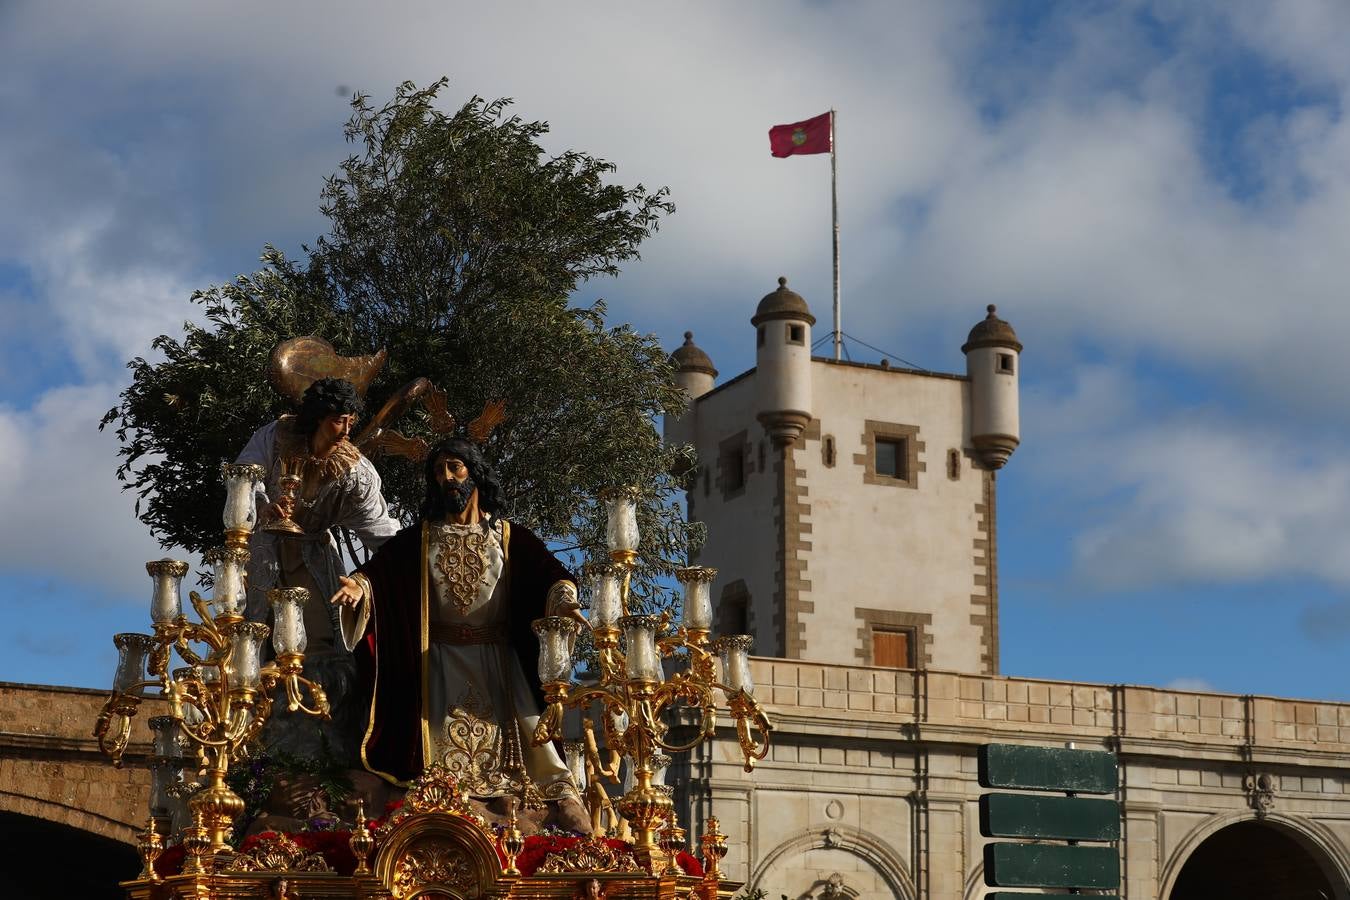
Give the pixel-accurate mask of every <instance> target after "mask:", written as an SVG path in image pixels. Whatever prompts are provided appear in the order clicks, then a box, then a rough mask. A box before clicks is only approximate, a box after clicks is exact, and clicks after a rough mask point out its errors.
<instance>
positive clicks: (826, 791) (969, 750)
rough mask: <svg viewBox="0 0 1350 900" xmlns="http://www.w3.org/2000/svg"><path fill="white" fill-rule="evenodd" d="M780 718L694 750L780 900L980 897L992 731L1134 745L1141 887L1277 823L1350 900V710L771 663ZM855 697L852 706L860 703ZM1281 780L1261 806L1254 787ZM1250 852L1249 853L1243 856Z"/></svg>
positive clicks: (1128, 791) (694, 813) (1126, 779)
mask: <svg viewBox="0 0 1350 900" xmlns="http://www.w3.org/2000/svg"><path fill="white" fill-rule="evenodd" d="M754 669H755V680H756V683H757V685H759V687H758V689H757V693H758V695H759V696H760V697H761V699H762V700H764V701H765V702H766V706H767V708H768V709H769V711H770V714H771V716H772V717H773V720H774V722H775V723H776V725H777V729H778V730H777V731H776V732H775V734H774V743H773V746H772V749H771V752H770V754H769V757H768V758H767V759H766V760H764V761H763V762H761V763H759V764H758V766H757V768H756V771H755V772H754V774H749V775H747V774H746V773H745V772H744V771H743V770H742V768H741V758H740V752H739V747H738V745H737V743H736V739H735V736H734V734H733V733H732V732H730V731H729V730H724V731H721V732H719V735H718V740H717V741H716V742H715V744H714V745H712V746H705V747H702V748H699V750H698V751H696V753H695V758H694V759H693V760H692V762H682V763H681V765H680V767H678V768H677V771H676V776H677V778H678V779H680V782H681V784H682V785H686V787H684V788H682V789H683V790H686V791H687V792H688V793H687V794H686V796H688V795H693V796H699V795H700V793H701V792H703V791H707V792H708V795H710V796H711V801H710V802H704V803H702V804H700V805H699V806H698V807H697V808H694V809H688V808H686V809H685V811H684V813H683V817H684V820H685V821H688V822H689V823H690V824H692V825H693V831H692V833H693V834H698V833H699V832H700V831H701V830H702V827H703V824H704V822H705V821H706V817H707V816H708V815H709V813H710V812H711V813H713V814H716V815H717V816H719V818H720V819H721V824H722V828H723V830H724V831H725V832H727V833H728V835H729V837H730V840H729V846H730V850H729V852H728V854H727V857H726V860H725V865H724V868H725V869H726V871H727V873H728V875H729V877H731V878H734V879H738V880H747V881H748V882H749V886H751V887H762V888H764V889H765V890H767V891H768V894H769V897H770V898H773V900H776V898H778V897H779V896H780V895H783V894H786V895H787V896H788V897H789V898H793V900H799V898H806V897H811V898H818V897H822V896H828V892H826V891H825V886H826V885H827V884H828V883H829V879H830V877H831V876H832V875H836V874H837V875H839V876H840V878H841V879H842V888H843V891H844V893H842V894H836V896H849V897H857V898H862V900H874V898H875V900H882V898H891V897H901V898H924V900H930V898H931V900H938V898H943V900H946V898H962V900H978V898H982V897H983V896H984V895H985V893H986V892H987V891H988V890H989V888H986V887H985V886H984V883H983V869H982V854H983V846H984V844H985V843H986V839H984V838H983V837H981V836H980V834H979V815H978V801H979V795H980V793H981V792H982V788H980V787H979V784H978V781H977V764H976V754H977V751H978V748H979V746H980V745H981V744H986V743H996V742H998V743H1019V744H1038V745H1041V746H1063V744H1064V743H1065V742H1066V741H1071V740H1072V741H1076V742H1077V744H1078V746H1080V747H1082V748H1085V749H1088V748H1096V749H1101V748H1104V747H1105V748H1112V749H1115V748H1118V752H1119V758H1120V763H1121V787H1120V789H1119V791H1118V792H1117V795H1116V799H1117V800H1119V801H1120V803H1121V807H1122V813H1123V839H1122V840H1121V842H1120V844H1119V849H1120V854H1121V872H1122V889H1121V895H1122V896H1123V897H1128V898H1131V900H1156V898H1166V897H1167V895H1168V892H1169V891H1170V890H1171V888H1172V886H1173V885H1174V883H1175V881H1176V878H1177V876H1178V874H1179V873H1180V871H1181V869H1182V866H1183V865H1184V864H1185V863H1186V861H1187V859H1188V858H1189V857H1190V856H1191V854H1193V853H1194V852H1195V851H1196V849H1197V848H1198V847H1200V846H1201V845H1202V844H1203V842H1204V841H1205V839H1206V838H1208V837H1210V836H1212V835H1213V834H1214V833H1215V832H1217V831H1219V830H1220V829H1221V828H1223V827H1226V826H1228V825H1232V824H1235V823H1240V822H1255V821H1260V822H1262V823H1263V824H1264V825H1266V826H1268V827H1270V828H1273V829H1276V830H1278V831H1280V832H1281V833H1283V834H1285V835H1287V836H1290V837H1293V838H1294V839H1295V840H1296V842H1297V843H1298V844H1299V845H1301V846H1302V847H1303V848H1304V849H1305V850H1307V851H1308V852H1309V853H1310V854H1312V856H1313V857H1314V858H1315V859H1316V860H1317V861H1318V863H1319V865H1320V866H1321V868H1322V870H1323V874H1325V875H1326V877H1327V878H1328V880H1329V881H1330V882H1331V884H1332V885H1333V890H1334V891H1335V894H1334V896H1335V897H1336V898H1337V900H1345V898H1347V897H1350V704H1337V703H1313V702H1308V701H1288V700H1280V699H1275V698H1261V697H1256V698H1250V697H1238V696H1233V695H1221V694H1199V693H1191V692H1184V691H1167V690H1160V689H1153V688H1140V687H1133V686H1122V685H1100V684H1083V683H1071V682H1049V681H1039V680H1033V679H1016V678H999V677H986V676H976V675H967V674H961V673H954V672H937V671H933V672H926V673H903V672H888V671H884V670H881V669H872V668H862V667H839V666H827V665H814V664H809V663H797V662H792V661H787V660H767V659H759V660H754ZM841 698H842V703H841V702H840V700H841ZM1253 772H1265V773H1268V774H1271V775H1272V778H1273V782H1272V783H1273V785H1274V790H1275V793H1274V796H1273V798H1272V805H1271V806H1270V807H1269V809H1267V810H1265V811H1264V813H1263V814H1258V812H1257V811H1256V809H1255V808H1254V805H1253V803H1252V800H1251V797H1250V796H1249V794H1248V792H1247V790H1246V786H1245V781H1246V776H1247V775H1248V774H1250V773H1253ZM1236 864H1241V861H1238V862H1237V863H1236Z"/></svg>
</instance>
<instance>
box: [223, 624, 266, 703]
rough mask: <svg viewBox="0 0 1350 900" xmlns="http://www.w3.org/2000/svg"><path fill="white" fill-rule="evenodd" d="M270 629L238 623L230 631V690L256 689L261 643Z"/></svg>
mask: <svg viewBox="0 0 1350 900" xmlns="http://www.w3.org/2000/svg"><path fill="white" fill-rule="evenodd" d="M269 631H270V629H269V628H268V627H267V626H266V625H263V624H262V623H261V622H239V623H237V624H236V625H235V626H234V627H233V628H232V629H230V671H231V674H232V678H231V681H230V687H232V688H256V687H257V686H258V671H259V669H261V668H262V648H263V642H265V641H266V640H267V634H268V632H269Z"/></svg>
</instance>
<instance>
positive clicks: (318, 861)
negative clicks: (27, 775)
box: [122, 767, 739, 900]
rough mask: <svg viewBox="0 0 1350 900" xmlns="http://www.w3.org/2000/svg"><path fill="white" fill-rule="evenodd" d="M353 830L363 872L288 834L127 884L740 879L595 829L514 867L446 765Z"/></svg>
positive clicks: (536, 886) (702, 888)
mask: <svg viewBox="0 0 1350 900" xmlns="http://www.w3.org/2000/svg"><path fill="white" fill-rule="evenodd" d="M718 836H719V837H720V835H718ZM354 840H355V843H356V844H359V846H360V847H361V848H362V849H364V850H365V851H366V852H369V849H370V847H371V845H373V848H374V857H373V859H372V860H371V861H370V867H369V869H367V870H366V872H365V873H358V874H355V875H342V874H339V873H337V872H334V871H332V870H331V869H330V867H329V866H328V865H327V863H325V861H324V858H323V856H322V855H320V854H318V853H310V852H306V851H305V850H303V849H302V848H300V847H299V846H297V845H296V844H295V842H294V841H292V840H291V839H290V838H287V837H286V836H284V835H283V836H278V837H276V838H272V839H269V840H267V841H265V842H263V843H261V844H259V845H258V846H256V847H254V848H253V849H252V850H251V851H250V852H248V853H242V854H233V855H222V856H220V857H218V858H216V859H215V860H214V865H210V863H208V865H209V866H210V868H211V870H210V871H207V872H203V873H201V874H183V875H170V876H167V877H164V878H161V879H158V880H152V879H149V878H140V879H137V880H134V881H127V882H123V884H122V886H123V887H124V888H125V889H126V891H127V895H128V896H129V897H130V898H132V900H188V898H191V900H319V898H333V900H338V898H341V900H433V898H435V900H480V898H481V900H489V898H501V900H511V898H522V900H523V898H533V900H554V898H556V900H575V898H580V900H591V898H595V900H600V898H605V900H622V898H629V897H632V898H638V897H641V898H649V900H717V898H729V897H731V896H732V894H733V893H734V891H735V890H736V889H737V888H739V885H737V884H734V883H730V882H724V881H720V880H719V879H718V877H717V871H718V869H717V866H716V864H714V865H713V866H712V872H711V873H710V874H708V875H705V876H701V877H700V876H694V875H684V874H668V873H667V872H666V869H667V866H666V865H664V864H663V865H659V866H655V867H653V866H650V865H648V864H647V863H646V862H645V861H644V860H643V859H642V858H639V856H637V855H635V854H634V853H632V852H628V851H625V850H622V849H615V848H612V847H610V846H609V845H607V844H606V843H604V842H602V841H598V840H589V839H588V840H582V841H581V842H579V843H576V844H574V845H572V846H570V847H568V848H566V849H565V850H557V851H554V852H552V853H550V854H549V855H548V856H546V857H545V858H544V860H543V861H542V862H540V863H539V865H538V868H537V869H536V870H535V872H534V874H532V875H528V876H520V875H508V874H506V873H507V870H508V869H510V866H509V864H508V862H507V856H508V854H507V852H506V850H507V847H506V846H504V844H505V845H509V844H510V843H511V842H507V841H504V840H503V838H502V836H501V835H499V834H498V833H497V832H496V831H494V830H493V828H492V826H490V825H488V824H487V823H486V822H484V821H483V819H482V817H480V816H477V815H475V814H474V813H473V811H472V810H471V808H470V807H469V806H468V799H467V798H466V797H465V796H464V794H463V792H462V791H460V790H459V789H458V786H457V784H456V783H455V781H454V779H453V778H451V777H450V776H449V775H448V773H447V772H445V770H443V769H440V768H439V767H433V768H432V769H430V770H428V772H427V773H426V774H425V775H424V776H423V777H422V779H420V780H419V782H418V783H417V784H415V785H414V786H413V788H412V789H411V790H410V791H409V792H408V796H407V799H406V801H405V804H404V807H403V808H402V809H401V810H400V811H399V812H398V813H396V814H395V815H394V816H392V817H391V818H390V819H389V820H388V821H387V822H386V823H385V824H384V825H383V826H382V827H381V828H380V829H379V830H378V831H377V832H376V833H375V834H373V835H371V834H370V833H369V832H366V831H365V830H364V829H362V830H361V831H360V835H359V836H358V837H356V838H355V839H354ZM706 842H707V839H706V838H705V843H706ZM512 849H516V848H512ZM719 860H720V857H719ZM653 870H654V871H656V872H657V874H651V872H652V871H653Z"/></svg>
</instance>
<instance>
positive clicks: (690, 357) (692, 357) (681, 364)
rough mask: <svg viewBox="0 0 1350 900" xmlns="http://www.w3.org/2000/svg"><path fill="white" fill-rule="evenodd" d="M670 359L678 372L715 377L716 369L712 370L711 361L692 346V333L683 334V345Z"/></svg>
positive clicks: (695, 346) (696, 347)
mask: <svg viewBox="0 0 1350 900" xmlns="http://www.w3.org/2000/svg"><path fill="white" fill-rule="evenodd" d="M670 358H671V359H672V360H673V361H674V363H675V368H676V370H677V371H680V372H703V373H705V374H708V375H711V376H712V377H714V378H716V377H717V369H715V368H713V361H712V359H711V358H710V357H709V356H708V354H706V353H704V352H703V350H702V349H701V348H699V347H698V346H697V345H695V344H694V333H693V332H692V331H686V332H685V333H684V343H683V344H681V345H680V347H679V349H677V350H676V351H675V352H674V353H672V354H670Z"/></svg>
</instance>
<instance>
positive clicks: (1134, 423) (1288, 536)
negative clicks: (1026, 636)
mask: <svg viewBox="0 0 1350 900" xmlns="http://www.w3.org/2000/svg"><path fill="white" fill-rule="evenodd" d="M1071 378H1072V387H1071V388H1070V389H1068V390H1066V391H1064V392H1063V393H1062V394H1060V395H1057V396H1046V395H1045V394H1043V393H1040V392H1032V393H1031V394H1030V395H1029V396H1028V397H1027V401H1026V407H1025V413H1026V415H1025V423H1026V427H1025V430H1024V438H1025V437H1031V438H1032V439H1033V440H1034V441H1035V446H1036V447H1037V448H1038V452H1037V454H1036V455H1035V456H1034V457H1033V458H1031V459H1028V460H1022V459H1018V460H1016V463H1017V464H1026V465H1027V466H1028V469H1029V474H1030V476H1031V477H1032V478H1033V480H1035V481H1036V482H1038V483H1040V484H1042V485H1043V486H1044V488H1043V489H1044V490H1046V491H1048V492H1052V493H1053V495H1054V496H1060V497H1069V498H1077V504H1076V506H1075V507H1074V511H1073V514H1074V515H1075V516H1077V517H1078V521H1076V522H1074V523H1066V525H1069V527H1073V528H1075V529H1076V531H1077V536H1076V538H1075V539H1074V542H1073V550H1074V569H1075V572H1074V575H1075V578H1076V579H1077V580H1078V581H1079V583H1080V584H1083V585H1086V586H1088V587H1091V588H1094V589H1138V588H1151V587H1158V586H1176V585H1197V584H1238V583H1252V582H1258V581H1261V580H1264V579H1271V578H1285V577H1298V578H1312V579H1315V580H1318V581H1321V582H1324V583H1327V584H1329V585H1331V586H1333V587H1334V588H1336V589H1339V590H1342V591H1345V590H1350V558H1347V557H1346V555H1345V553H1344V552H1343V549H1344V547H1345V546H1347V545H1350V520H1347V519H1346V517H1345V515H1344V510H1345V509H1346V508H1350V462H1347V461H1346V460H1345V459H1344V458H1343V454H1342V453H1340V451H1339V449H1338V448H1337V447H1335V446H1330V445H1327V444H1324V443H1315V442H1312V441H1307V440H1301V439H1299V438H1298V437H1296V436H1294V435H1292V434H1289V433H1287V432H1285V431H1283V430H1282V429H1281V428H1280V426H1279V425H1278V423H1273V422H1271V423H1264V424H1263V423H1261V422H1259V421H1256V420H1245V421H1241V422H1238V421H1234V420H1232V419H1231V418H1227V417H1224V416H1221V415H1219V414H1217V413H1216V412H1215V411H1213V410H1209V409H1204V408H1186V405H1185V404H1184V403H1183V404H1180V408H1176V407H1175V406H1174V407H1173V408H1167V407H1165V406H1162V405H1158V404H1155V403H1154V402H1153V399H1154V398H1153V395H1152V394H1151V393H1150V388H1151V387H1152V386H1151V385H1148V384H1142V385H1141V384H1140V383H1139V381H1138V379H1137V378H1136V377H1134V376H1133V375H1132V374H1131V373H1129V372H1127V371H1124V370H1122V369H1120V368H1118V367H1114V366H1110V365H1101V366H1095V367H1088V368H1085V369H1084V370H1083V371H1082V372H1080V373H1077V374H1076V375H1071ZM1175 402H1176V401H1175V400H1174V401H1173V403H1175ZM1042 447H1043V448H1044V449H1043V450H1040V449H1039V448H1042Z"/></svg>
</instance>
